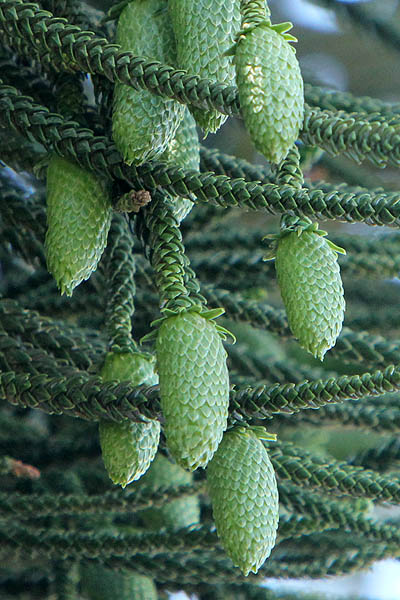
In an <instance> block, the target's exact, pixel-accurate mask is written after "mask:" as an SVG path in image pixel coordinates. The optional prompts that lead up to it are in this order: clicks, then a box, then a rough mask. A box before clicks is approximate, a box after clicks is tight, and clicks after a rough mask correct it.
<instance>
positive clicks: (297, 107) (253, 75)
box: [234, 21, 304, 163]
mask: <svg viewBox="0 0 400 600" xmlns="http://www.w3.org/2000/svg"><path fill="white" fill-rule="evenodd" d="M274 27H275V28H274ZM287 29H288V28H287V27H286V29H285V28H283V32H282V33H281V32H280V27H279V25H275V26H271V25H270V24H268V22H266V21H265V22H262V23H260V24H258V25H256V26H255V27H253V28H250V29H248V30H247V31H243V32H242V35H241V36H239V39H238V42H237V44H236V48H235V56H234V63H235V67H236V82H237V87H238V92H239V100H240V109H241V114H242V116H243V119H244V123H245V126H246V129H247V131H248V132H249V134H250V136H251V138H252V140H253V142H254V145H255V147H256V148H257V150H259V151H260V152H261V153H262V154H264V156H265V157H266V158H267V160H269V161H270V162H272V163H279V162H281V160H283V159H284V158H285V156H286V154H287V152H288V150H289V148H291V146H293V144H294V142H295V141H296V139H297V138H298V135H299V131H300V128H301V126H302V123H303V113H304V92H303V79H302V76H301V72H300V67H299V63H298V61H297V58H296V54H295V50H294V48H293V46H291V45H290V44H289V41H288V39H292V40H294V38H292V36H289V35H287V34H286V35H285V31H287Z"/></svg>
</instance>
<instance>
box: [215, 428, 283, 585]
mask: <svg viewBox="0 0 400 600" xmlns="http://www.w3.org/2000/svg"><path fill="white" fill-rule="evenodd" d="M207 484H208V488H209V493H210V497H211V502H212V507H213V515H214V520H215V524H216V527H217V533H218V536H219V538H220V540H221V543H222V545H223V547H224V549H225V551H226V553H227V554H228V556H229V557H230V558H231V559H232V561H233V563H234V564H235V566H237V567H239V568H240V569H241V571H242V572H243V573H244V574H245V575H248V574H249V572H250V571H253V573H257V571H258V569H259V568H260V567H261V565H262V564H263V563H264V561H265V560H266V558H268V556H269V555H270V553H271V550H272V548H273V547H274V544H275V539H276V530H277V527H278V517H279V502H278V489H277V485H276V479H275V473H274V468H273V466H272V464H271V461H270V459H269V456H268V453H267V451H266V449H265V447H264V445H263V443H262V442H261V441H260V439H259V438H258V436H257V434H256V433H255V432H253V431H252V429H244V428H242V427H239V428H236V429H233V430H231V431H228V432H227V433H225V434H224V437H223V439H222V442H221V443H220V445H219V447H218V450H217V452H216V453H215V455H214V457H213V459H212V460H211V461H210V463H209V464H208V467H207Z"/></svg>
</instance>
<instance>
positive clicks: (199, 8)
mask: <svg viewBox="0 0 400 600" xmlns="http://www.w3.org/2000/svg"><path fill="white" fill-rule="evenodd" d="M239 8H240V7H239V2H238V0H198V1H196V2H193V0H169V2H168V9H169V12H170V15H171V20H172V24H173V28H174V32H175V37H176V45H177V67H178V68H180V69H185V70H187V71H188V73H190V74H193V75H198V76H199V77H202V78H205V79H209V80H211V81H213V82H214V83H221V84H223V85H234V83H235V70H234V67H233V65H232V61H231V59H230V58H229V57H227V56H225V55H224V53H225V52H226V51H227V50H228V49H229V48H230V46H231V45H232V44H233V41H234V37H235V34H236V33H237V32H238V31H239V29H240V10H239ZM190 110H191V112H192V114H193V116H194V118H195V119H196V121H197V123H198V125H200V127H201V128H202V129H203V130H204V132H205V133H206V134H207V133H208V132H215V131H217V129H219V127H221V125H222V124H223V123H225V121H226V119H227V118H228V117H227V115H224V114H222V113H220V112H219V111H217V110H202V109H201V108H195V107H193V108H191V109H190Z"/></svg>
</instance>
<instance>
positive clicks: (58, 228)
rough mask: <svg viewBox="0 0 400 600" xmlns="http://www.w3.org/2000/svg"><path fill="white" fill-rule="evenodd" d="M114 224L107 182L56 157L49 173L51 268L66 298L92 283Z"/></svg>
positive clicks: (48, 249) (48, 246)
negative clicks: (91, 277) (83, 283)
mask: <svg viewBox="0 0 400 600" xmlns="http://www.w3.org/2000/svg"><path fill="white" fill-rule="evenodd" d="M110 223H111V199H110V195H109V192H108V189H107V184H106V183H104V181H103V180H102V179H101V178H100V177H98V176H97V175H95V174H94V173H92V172H91V171H87V170H86V169H82V168H81V167H80V166H79V165H77V164H76V163H75V162H72V161H70V160H67V159H65V158H61V157H60V156H57V155H56V154H54V155H52V156H51V158H50V162H49V166H48V169H47V232H46V240H45V252H46V261H47V268H48V270H49V272H50V273H51V274H52V275H53V277H54V279H55V280H56V282H57V286H58V288H59V289H60V290H61V293H62V294H67V295H68V296H71V294H72V292H73V290H74V288H75V287H76V286H77V285H79V284H80V283H81V282H82V281H84V280H85V279H88V278H89V277H90V275H91V274H92V273H93V271H95V270H96V268H97V264H98V262H99V260H100V258H101V255H102V254H103V250H104V248H105V246H106V243H107V236H108V230H109V228H110Z"/></svg>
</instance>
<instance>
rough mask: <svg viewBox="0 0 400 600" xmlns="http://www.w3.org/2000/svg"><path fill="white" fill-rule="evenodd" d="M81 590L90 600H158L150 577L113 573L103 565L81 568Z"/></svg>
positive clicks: (130, 573)
mask: <svg viewBox="0 0 400 600" xmlns="http://www.w3.org/2000/svg"><path fill="white" fill-rule="evenodd" d="M81 588H82V592H83V593H84V595H85V598H87V599H88V600H157V598H158V595H157V589H156V586H155V584H154V582H153V580H152V579H150V577H145V576H144V575H139V574H138V573H132V572H128V571H113V570H112V569H107V568H106V567H103V565H88V564H84V565H82V566H81Z"/></svg>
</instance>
